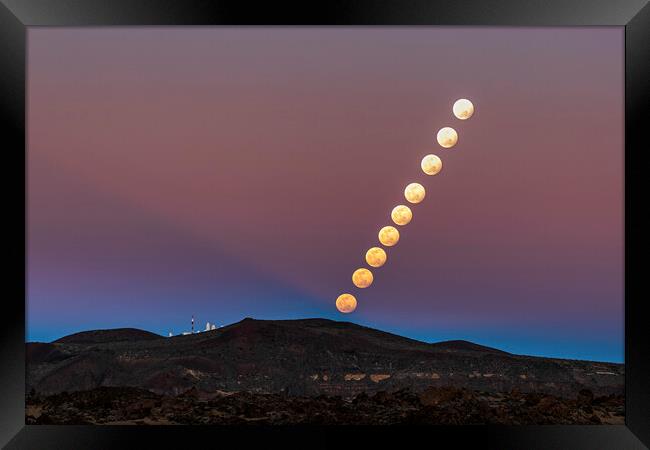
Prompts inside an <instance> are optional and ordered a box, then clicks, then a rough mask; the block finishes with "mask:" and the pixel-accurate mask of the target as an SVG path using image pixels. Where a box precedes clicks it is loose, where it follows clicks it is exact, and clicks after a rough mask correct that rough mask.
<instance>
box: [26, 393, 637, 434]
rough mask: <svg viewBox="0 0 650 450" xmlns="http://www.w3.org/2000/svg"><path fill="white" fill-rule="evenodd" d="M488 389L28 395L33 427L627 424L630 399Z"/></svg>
mask: <svg viewBox="0 0 650 450" xmlns="http://www.w3.org/2000/svg"><path fill="white" fill-rule="evenodd" d="M584 399H585V395H580V396H579V397H577V398H576V399H563V398H560V397H555V396H551V395H540V394H522V393H518V392H513V393H500V394H494V393H488V392H478V391H472V390H468V389H458V388H453V387H442V388H436V387H430V388H428V389H425V390H424V391H423V392H421V393H419V394H418V393H415V392H412V391H410V390H399V391H395V392H386V391H379V392H377V393H376V394H374V395H368V394H366V393H362V394H359V395H357V396H356V397H354V398H350V399H344V398H342V397H340V396H334V397H331V396H323V395H321V396H317V397H291V396H286V395H281V394H252V393H248V392H238V393H225V392H201V391H198V390H196V389H192V390H190V391H188V392H187V393H185V394H182V395H179V396H167V395H158V394H154V393H152V392H149V391H146V390H143V389H135V388H98V389H93V390H91V391H82V392H74V393H70V394H67V393H66V394H56V395H52V396H47V397H41V396H38V395H36V396H30V397H28V399H27V406H26V412H25V413H26V422H27V424H99V425H101V424H104V425H116V424H133V425H138V424H142V425H144V424H147V425H169V424H207V425H242V424H252V425H254V424H262V425H293V424H355V425H365V424H368V425H373V424H381V425H390V424H428V425H435V424H458V425H464V424H508V425H532V424H598V423H607V424H623V423H624V409H623V402H624V399H623V397H622V396H606V397H595V398H593V400H592V404H590V405H585V404H584V403H583V400H584Z"/></svg>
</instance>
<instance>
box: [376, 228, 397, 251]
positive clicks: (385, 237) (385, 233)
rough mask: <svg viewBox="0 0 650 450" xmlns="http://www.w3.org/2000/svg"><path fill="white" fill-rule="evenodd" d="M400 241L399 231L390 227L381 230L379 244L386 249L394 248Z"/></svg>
mask: <svg viewBox="0 0 650 450" xmlns="http://www.w3.org/2000/svg"><path fill="white" fill-rule="evenodd" d="M397 241H399V231H397V228H395V227H391V226H390V225H389V226H387V227H384V228H382V229H381V230H379V242H381V243H382V244H383V245H385V246H386V247H392V246H393V245H395V244H397Z"/></svg>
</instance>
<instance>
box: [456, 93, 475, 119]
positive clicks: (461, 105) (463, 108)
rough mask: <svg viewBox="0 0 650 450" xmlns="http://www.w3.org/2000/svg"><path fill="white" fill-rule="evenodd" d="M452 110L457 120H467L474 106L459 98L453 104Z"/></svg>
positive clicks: (472, 112)
mask: <svg viewBox="0 0 650 450" xmlns="http://www.w3.org/2000/svg"><path fill="white" fill-rule="evenodd" d="M452 110H453V111H454V116H456V117H457V118H458V119H460V120H467V119H469V118H470V117H472V114H474V105H473V104H472V102H470V101H469V100H467V99H466V98H460V99H458V100H456V102H454V106H453V108H452Z"/></svg>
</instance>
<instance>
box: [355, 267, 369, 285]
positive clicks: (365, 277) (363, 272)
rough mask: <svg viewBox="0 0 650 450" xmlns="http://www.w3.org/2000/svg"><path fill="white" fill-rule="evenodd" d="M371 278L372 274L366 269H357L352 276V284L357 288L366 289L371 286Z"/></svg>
mask: <svg viewBox="0 0 650 450" xmlns="http://www.w3.org/2000/svg"><path fill="white" fill-rule="evenodd" d="M372 280H373V276H372V272H371V271H369V270H368V269H364V268H361V269H357V270H355V271H354V273H353V274H352V282H353V283H354V285H355V286H356V287H358V288H362V289H363V288H367V287H368V286H370V285H371V284H372Z"/></svg>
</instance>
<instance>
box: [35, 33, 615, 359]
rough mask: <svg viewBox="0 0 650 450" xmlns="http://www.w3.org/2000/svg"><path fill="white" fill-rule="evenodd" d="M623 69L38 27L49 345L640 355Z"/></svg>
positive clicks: (44, 312) (576, 48)
mask: <svg viewBox="0 0 650 450" xmlns="http://www.w3.org/2000/svg"><path fill="white" fill-rule="evenodd" d="M623 50H624V41H623V28H620V27H607V28H605V27H604V28H598V27H588V28H521V27H518V28H496V27H491V28H481V27H473V28H463V27H385V28H384V27H376V28H375V27H373V28H370V27H330V28H327V27H322V28H318V27H311V28H310V27H304V28H303V27H295V28H282V27H245V28H235V27H233V28H228V27H221V28H219V27H198V28H183V27H148V28H137V27H134V28H124V27H122V28H118V27H115V28H41V27H38V28H30V29H29V30H28V92H27V96H28V98H27V102H28V111H27V127H28V130H27V134H28V136H27V140H28V142H27V218H28V230H27V233H28V236H27V239H28V241H27V276H28V278H27V299H26V303H27V304H26V308H27V336H26V339H27V340H28V341H52V340H54V339H57V338H59V337H61V336H64V335H66V334H70V333H73V332H77V331H81V330H88V329H97V328H117V327H135V328H142V329H146V330H150V331H153V332H156V333H160V334H164V335H167V333H168V332H169V331H172V332H173V333H175V334H176V333H180V332H182V331H186V330H188V329H189V327H190V318H191V316H192V315H194V316H195V318H196V321H197V327H199V328H203V327H204V324H205V322H207V321H209V322H211V323H216V324H217V325H226V324H230V323H233V322H236V321H239V320H241V319H243V318H245V317H253V318H257V319H295V318H307V317H324V318H329V319H334V320H347V321H351V322H355V323H358V324H361V325H365V326H370V327H373V328H378V329H381V330H385V331H390V332H394V333H398V334H401V335H404V336H409V337H412V338H416V339H420V340H424V341H428V342H436V341H441V340H447V339H466V340H470V341H472V342H476V343H479V344H483V345H489V346H493V347H497V348H500V349H502V350H506V351H511V352H515V353H520V354H529V355H541V356H553V357H563V358H572V359H590V360H603V361H615V362H622V361H623V345H624V344H623V340H624V332H623V329H624V328H623V325H624V323H623V307H624V285H623V275H624V272H623V251H624V246H623V186H624V168H623V157H624V154H623V148H624V147H623V143H624V141H623V139H624V133H623V123H624V122H623V88H624V85H623V81H624V80H623V74H624V71H623V57H624V53H623ZM458 98H468V99H470V100H471V101H472V102H473V103H474V105H475V108H476V110H475V113H474V115H473V117H471V118H470V119H469V120H466V121H461V120H458V119H456V118H455V117H454V116H453V114H452V111H451V107H452V104H453V102H454V101H455V100H456V99H458ZM443 126H451V127H454V128H455V129H456V130H457V131H458V135H459V140H458V144H457V145H456V146H455V147H453V148H451V149H443V148H442V147H440V146H439V145H438V144H437V143H436V140H435V135H436V133H437V130H438V129H439V128H441V127H443ZM428 153H434V154H436V155H438V156H439V157H440V158H441V159H442V161H443V169H442V172H441V173H439V174H438V175H436V176H427V175H425V174H424V173H423V172H422V171H421V170H420V160H421V159H422V157H423V156H424V155H426V154H428ZM411 182H419V183H421V184H422V185H423V186H424V187H425V189H426V192H427V193H426V198H425V200H424V201H423V202H422V203H420V204H417V205H413V206H412V210H413V220H412V221H411V223H410V224H408V225H406V226H404V227H400V233H401V238H400V241H399V243H398V244H397V245H396V246H395V247H391V248H389V249H388V250H387V253H388V261H387V263H386V264H385V265H384V266H383V267H381V268H378V269H374V270H373V273H374V282H373V284H372V285H371V286H370V287H368V288H366V289H358V288H356V287H355V286H353V285H352V282H351V275H352V272H353V271H354V270H355V269H357V268H359V267H364V266H365V262H364V255H365V252H366V250H367V249H368V248H370V247H372V246H374V245H377V243H378V242H377V233H378V231H379V229H380V228H381V227H383V226H385V225H390V224H391V222H390V211H391V209H392V208H393V207H394V206H396V205H398V204H400V203H405V200H404V198H403V189H404V187H405V186H406V185H407V184H408V183H411ZM343 292H349V293H352V294H353V295H355V296H356V298H357V300H358V307H357V310H356V311H355V312H354V313H352V314H345V315H344V314H341V313H339V312H338V311H337V310H336V308H335V305H334V302H335V299H336V297H337V296H338V295H339V294H341V293H343Z"/></svg>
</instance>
